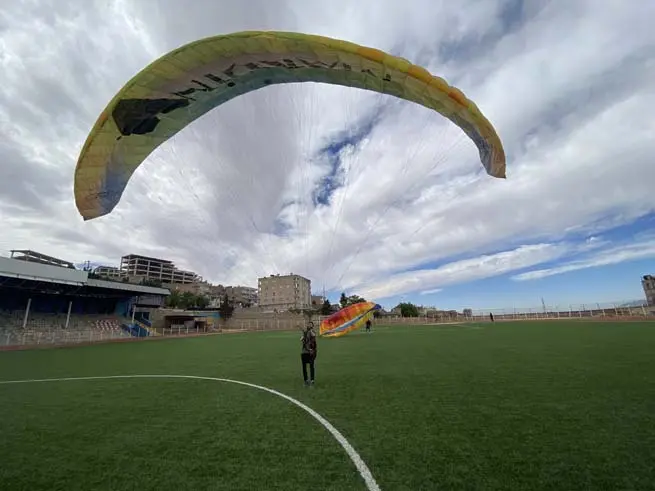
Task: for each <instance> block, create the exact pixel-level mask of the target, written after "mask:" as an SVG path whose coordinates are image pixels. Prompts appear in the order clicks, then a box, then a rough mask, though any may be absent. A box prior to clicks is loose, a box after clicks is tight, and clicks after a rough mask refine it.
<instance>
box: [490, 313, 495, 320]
mask: <svg viewBox="0 0 655 491" xmlns="http://www.w3.org/2000/svg"><path fill="white" fill-rule="evenodd" d="M489 320H490V321H491V322H495V321H494V314H493V313H491V312H489Z"/></svg>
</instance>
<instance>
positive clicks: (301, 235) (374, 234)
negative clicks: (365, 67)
mask: <svg viewBox="0 0 655 491" xmlns="http://www.w3.org/2000/svg"><path fill="white" fill-rule="evenodd" d="M653 18H655V2H625V1H620V0H605V1H603V2H598V1H597V0H576V1H574V2H559V1H557V2H556V1H551V2H549V1H545V0H531V1H520V0H484V1H483V0H461V1H458V2H452V1H445V0H444V1H439V0H404V1H402V2H399V1H396V0H361V1H358V2H351V1H346V0H332V1H330V2H306V1H302V0H297V1H296V0H276V1H275V2H272V1H270V0H251V1H249V2H241V1H237V0H220V1H219V0H207V1H203V0H194V1H193V2H179V1H177V0H102V1H100V0H98V1H91V0H71V1H68V2H61V1H57V0H52V1H43V0H42V1H36V0H33V1H21V0H4V1H3V2H1V3H0V74H2V75H1V80H2V91H0V224H1V225H2V233H0V251H2V252H4V253H6V252H7V251H8V250H10V249H23V248H24V249H32V250H36V251H39V252H42V253H46V254H50V255H54V256H57V257H60V258H62V259H65V260H68V261H72V262H76V263H80V262H83V261H91V262H93V263H95V264H106V265H117V264H118V263H119V261H120V257H121V256H122V255H124V254H128V253H137V254H146V255H152V256H156V257H162V258H166V259H171V260H173V261H175V263H176V264H177V265H178V267H180V268H184V269H191V270H193V271H196V272H197V273H199V274H200V275H202V276H203V277H204V278H205V279H207V280H208V281H211V282H213V283H221V284H242V285H249V286H256V285H257V278H258V277H260V276H265V275H269V274H277V273H280V274H285V273H289V272H293V273H298V274H302V275H304V276H306V277H308V278H309V279H311V280H312V285H313V290H314V292H315V293H317V294H320V293H322V292H323V290H324V289H325V291H326V292H328V295H329V296H330V297H331V298H332V299H333V300H336V299H337V298H338V296H339V294H340V293H341V292H342V291H345V292H346V293H348V294H358V295H362V296H364V297H366V298H367V299H370V300H373V301H377V302H379V303H380V304H382V305H383V306H385V307H393V306H394V305H395V304H397V303H398V302H399V301H411V302H414V303H417V304H421V305H430V306H436V307H438V308H445V309H450V308H454V309H462V308H467V307H470V308H474V309H487V308H489V309H491V308H515V307H522V308H523V307H532V306H534V307H538V306H540V305H541V301H542V298H543V299H544V302H545V303H547V304H548V305H560V306H561V305H571V304H574V305H578V304H582V303H586V304H594V303H603V304H604V303H613V302H623V301H632V300H639V299H643V291H642V290H641V284H640V277H641V276H642V275H644V274H654V273H655V199H654V196H655V185H654V183H655V162H654V161H653V155H655V138H654V137H653V136H654V135H655V118H653V110H655V29H653V28H652V19H653ZM242 30H279V31H295V32H304V33H311V34H319V35H324V36H330V37H334V38H340V39H346V40H349V41H352V42H355V43H358V44H363V45H366V46H371V47H375V48H378V49H381V50H384V51H387V52H389V53H392V54H394V55H398V56H402V57H404V58H407V59H408V60H410V61H412V62H413V63H416V64H419V65H422V66H424V67H426V68H427V69H428V70H429V71H430V72H431V73H433V74H436V75H439V76H442V77H443V78H445V79H446V80H447V81H448V82H449V83H450V84H452V85H454V86H456V87H458V88H460V89H461V90H462V91H463V92H464V93H465V94H466V95H467V97H469V98H470V99H472V100H473V101H475V103H476V104H477V105H478V107H479V108H480V109H481V111H482V112H483V113H484V114H485V115H486V116H487V118H488V119H489V120H490V121H491V122H492V124H493V125H494V127H495V128H496V130H497V131H498V134H499V135H500V138H501V140H502V142H503V146H504V148H505V151H506V154H507V179H495V178H492V177H490V176H488V175H487V174H486V173H485V172H484V171H483V169H482V167H481V165H480V161H479V157H478V154H477V150H476V148H475V146H474V144H473V142H472V141H470V140H469V139H468V138H467V137H466V136H465V135H464V134H463V132H462V131H461V130H460V129H459V128H458V127H456V126H455V125H453V124H452V123H451V122H450V121H448V120H446V119H445V118H444V117H443V116H441V115H440V114H438V113H436V112H434V111H430V110H428V109H426V108H424V107H422V106H419V105H417V104H413V103H410V102H406V101H402V100H399V99H396V98H393V97H391V96H385V95H381V94H376V93H373V92H368V91H362V90H358V89H353V88H347V87H335V86H329V85H323V84H308V83H305V84H288V85H284V86H272V87H267V88H265V89H262V90H259V91H256V92H253V93H249V94H245V95H243V96H241V97H238V98H236V99H233V100H231V101H229V102H227V103H225V104H223V105H221V106H220V107H218V108H216V109H214V110H213V111H211V112H210V113H208V114H206V115H205V116H203V117H202V118H200V119H199V120H197V121H195V122H194V123H192V124H191V125H189V126H188V127H187V128H185V129H184V130H183V131H181V132H180V133H178V134H177V135H176V136H175V137H174V138H172V139H171V140H169V141H168V142H166V143H165V144H164V145H162V146H161V147H159V148H158V149H157V150H155V151H154V152H153V153H152V154H151V155H150V156H149V157H148V159H147V160H146V161H145V162H144V163H143V164H142V165H141V167H140V168H139V169H138V170H137V172H136V173H135V174H134V176H133V177H132V179H131V181H130V182H129V184H128V186H127V189H126V191H125V194H124V195H123V198H122V200H121V202H120V204H119V205H118V206H117V207H116V208H115V210H114V211H113V212H112V213H111V214H109V215H107V216H104V217H101V218H98V219H95V220H92V221H88V222H84V221H83V220H82V218H81V216H80V215H79V213H78V212H77V209H76V208H75V203H74V199H73V174H74V170H75V165H76V162H77V158H78V156H79V152H80V150H81V148H82V145H83V143H84V141H85V139H86V136H87V135H88V133H89V131H90V129H91V127H92V125H93V124H94V122H95V120H96V118H97V117H98V115H99V114H100V112H101V111H102V110H103V109H104V108H105V106H106V105H107V103H108V102H109V101H110V99H111V98H112V97H113V96H114V94H115V93H116V92H118V90H120V88H121V87H122V86H123V85H124V84H125V83H126V82H127V81H128V80H129V79H130V78H131V77H132V76H134V75H135V74H136V73H137V72H138V71H139V70H141V69H142V68H143V67H145V66H146V65H147V64H148V63H150V62H152V61H154V60H155V59H157V58H158V57H160V56H162V55H164V54H165V53H167V52H168V51H170V50H172V49H174V48H177V47H179V46H181V45H184V44H186V43H188V42H191V41H194V40H197V39H199V38H203V37H206V36H211V35H217V34H225V33H230V32H235V31H242Z"/></svg>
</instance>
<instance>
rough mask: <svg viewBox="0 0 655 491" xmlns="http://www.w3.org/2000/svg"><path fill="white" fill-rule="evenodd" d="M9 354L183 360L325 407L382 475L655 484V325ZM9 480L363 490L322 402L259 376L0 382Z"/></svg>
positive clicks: (394, 330) (93, 362)
mask: <svg viewBox="0 0 655 491" xmlns="http://www.w3.org/2000/svg"><path fill="white" fill-rule="evenodd" d="M299 345H300V341H299V334H298V333H289V332H273V333H244V334H225V335H217V336H209V337H203V338H187V339H171V340H163V341H160V340H157V341H145V342H137V343H127V344H105V345H96V346H86V347H76V348H65V349H52V350H35V351H23V352H3V353H0V380H16V379H34V378H38V379H40V378H53V377H85V376H106V375H120V374H182V375H197V376H207V377H222V378H230V379H236V380H239V381H245V382H250V383H253V384H258V385H262V386H266V387H269V388H272V389H275V390H278V391H280V392H282V393H284V394H287V395H289V396H291V397H293V398H295V399H297V400H299V401H301V402H303V403H304V404H306V405H307V406H309V407H311V408H312V409H314V410H315V411H317V412H318V413H320V415H322V416H323V417H324V418H326V419H327V420H328V421H329V422H330V423H332V424H333V425H334V427H336V428H337V429H338V430H339V431H340V432H341V433H342V434H343V436H344V437H345V438H346V439H347V440H348V441H349V442H350V444H352V446H353V447H354V449H355V450H356V451H357V452H358V453H359V455H360V456H361V457H362V459H363V460H364V461H365V463H366V464H367V465H368V468H369V469H370V471H371V473H372V475H373V477H374V478H375V480H376V481H377V484H378V485H379V487H380V489H382V490H453V489H471V490H473V489H476V490H480V489H485V490H487V489H488V490H509V489H512V490H515V489H516V490H531V491H534V490H558V491H559V490H567V491H568V490H583V489H584V490H592V489H593V490H600V489H603V490H605V489H607V490H640V489H644V490H646V489H649V490H652V489H653V488H654V487H655V323H647V322H633V323H618V322H617V323H611V322H602V323H601V322H598V323H593V322H584V321H581V322H568V321H553V322H525V323H520V322H511V323H496V324H493V325H491V324H477V325H470V324H469V325H462V326H455V325H451V326H441V327H436V326H432V327H430V326H411V327H400V326H398V327H377V328H376V329H375V330H374V332H373V333H372V334H370V335H368V334H366V333H364V332H357V333H353V334H351V335H348V336H345V337H343V338H339V339H326V340H323V339H320V340H319V356H318V360H317V385H316V387H314V388H305V387H304V386H303V385H302V380H301V375H300V355H299V350H300V346H299ZM0 489H2V490H3V491H8V490H14V489H21V490H37V489H48V490H55V489H56V490H90V489H103V490H118V489H156V490H158V491H159V490H175V491H185V490H205V489H211V490H219V489H220V490H230V491H236V490H264V489H276V490H285V491H294V490H306V489H314V490H317V491H318V490H366V489H367V485H366V484H365V481H364V479H363V478H362V477H361V476H360V474H359V473H358V470H357V468H356V467H355V465H354V464H353V462H352V461H351V460H350V458H349V456H348V455H347V454H346V452H345V451H344V449H343V448H342V447H341V446H340V445H339V443H338V442H337V441H336V440H335V439H334V438H333V436H332V435H331V434H330V433H329V432H328V431H327V430H326V429H325V428H324V427H322V426H321V424H320V423H319V422H317V421H316V420H315V419H314V418H313V417H312V416H311V415H310V414H308V413H307V412H305V411H304V410H302V409H301V408H299V407H297V406H295V405H294V404H292V403H290V402H289V401H287V400H285V399H283V398H281V397H278V396H275V395H272V394H269V393H267V392H263V391H260V390H256V389H253V388H250V387H246V386H240V385H234V384H230V383H225V382H216V381H210V380H189V379H111V380H85V381H80V380H78V381H60V382H48V383H30V384H16V385H0Z"/></svg>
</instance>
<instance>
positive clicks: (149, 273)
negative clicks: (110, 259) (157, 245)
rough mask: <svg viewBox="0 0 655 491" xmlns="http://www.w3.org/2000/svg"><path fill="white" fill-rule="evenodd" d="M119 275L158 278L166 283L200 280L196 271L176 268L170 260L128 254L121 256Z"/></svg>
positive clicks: (149, 278)
mask: <svg viewBox="0 0 655 491" xmlns="http://www.w3.org/2000/svg"><path fill="white" fill-rule="evenodd" d="M120 269H121V275H122V276H126V277H128V278H137V279H148V280H158V281H161V282H162V283H168V284H173V283H177V284H183V285H184V284H187V283H196V282H198V281H201V280H202V278H200V277H199V276H198V275H197V274H196V273H193V272H192V271H184V270H181V269H177V268H176V267H175V265H174V264H173V262H172V261H168V260H166V259H157V258H155V257H148V256H140V255H138V254H129V255H127V256H123V257H122V258H121V268H120Z"/></svg>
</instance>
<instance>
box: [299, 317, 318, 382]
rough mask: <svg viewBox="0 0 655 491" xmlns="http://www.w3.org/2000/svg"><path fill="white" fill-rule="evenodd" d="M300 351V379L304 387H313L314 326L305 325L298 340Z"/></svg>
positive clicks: (310, 324) (314, 357)
mask: <svg viewBox="0 0 655 491" xmlns="http://www.w3.org/2000/svg"><path fill="white" fill-rule="evenodd" d="M300 340H301V341H302V350H301V352H300V359H301V361H302V377H303V380H304V381H305V385H314V361H315V360H316V333H315V332H314V324H312V323H311V322H310V323H309V324H308V325H307V327H306V328H305V330H304V331H303V333H302V337H301V338H300ZM307 365H309V378H307Z"/></svg>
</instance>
